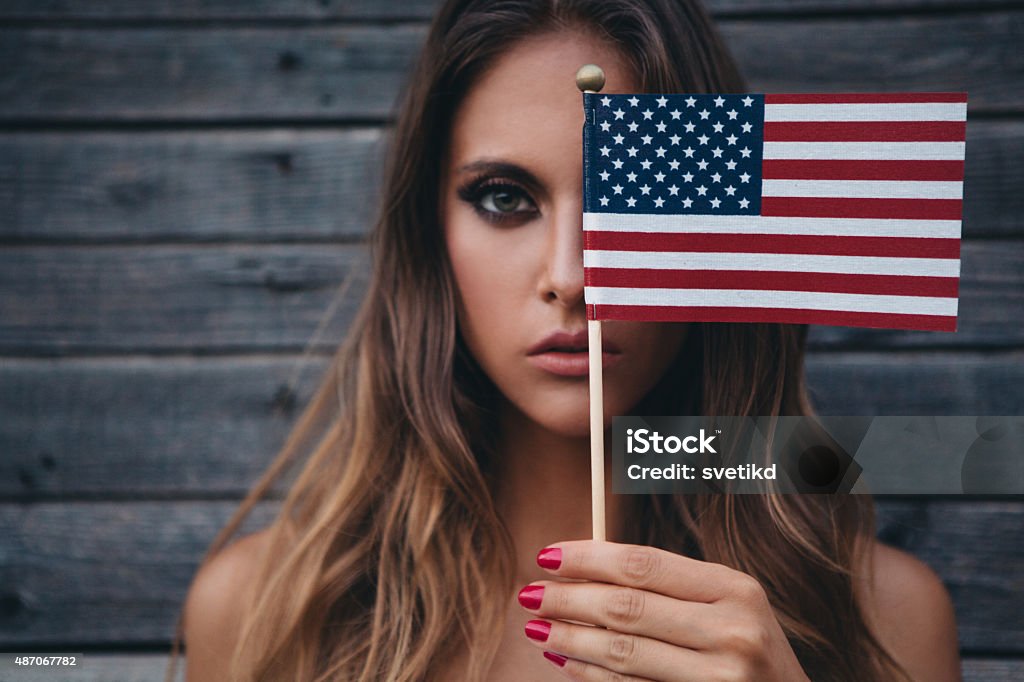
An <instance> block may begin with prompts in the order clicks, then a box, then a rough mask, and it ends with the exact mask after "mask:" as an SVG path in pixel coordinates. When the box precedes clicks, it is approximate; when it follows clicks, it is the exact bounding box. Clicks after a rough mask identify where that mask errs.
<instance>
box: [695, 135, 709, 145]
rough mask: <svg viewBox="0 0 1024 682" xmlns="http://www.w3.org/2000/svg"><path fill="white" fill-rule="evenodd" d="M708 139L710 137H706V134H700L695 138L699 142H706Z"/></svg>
mask: <svg viewBox="0 0 1024 682" xmlns="http://www.w3.org/2000/svg"><path fill="white" fill-rule="evenodd" d="M710 139H711V138H709V137H708V136H707V135H701V136H700V137H698V138H697V140H698V141H699V142H700V143H701V144H707V143H708V140H710Z"/></svg>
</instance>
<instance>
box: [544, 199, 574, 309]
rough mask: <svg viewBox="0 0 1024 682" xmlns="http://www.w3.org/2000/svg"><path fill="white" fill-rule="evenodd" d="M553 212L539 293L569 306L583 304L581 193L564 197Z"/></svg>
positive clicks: (566, 306)
mask: <svg viewBox="0 0 1024 682" xmlns="http://www.w3.org/2000/svg"><path fill="white" fill-rule="evenodd" d="M550 215H551V223H550V225H549V229H548V232H547V239H546V241H545V246H544V248H545V254H544V266H545V267H544V274H543V277H542V278H541V281H540V294H541V296H542V297H543V298H544V300H545V301H546V302H548V303H555V304H558V305H561V306H563V307H565V308H567V309H572V308H574V307H577V306H579V307H580V308H582V306H583V206H582V202H581V200H580V197H574V198H573V199H571V200H566V201H562V202H560V203H559V205H558V207H557V208H556V209H555V210H554V212H553V213H551V214H550Z"/></svg>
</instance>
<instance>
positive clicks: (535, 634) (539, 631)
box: [526, 620, 551, 642]
mask: <svg viewBox="0 0 1024 682" xmlns="http://www.w3.org/2000/svg"><path fill="white" fill-rule="evenodd" d="M549 634H551V623H549V622H547V621H546V620H531V621H528V622H527V623H526V636H527V637H529V638H530V639H533V640H536V641H538V642H546V641H548V635H549Z"/></svg>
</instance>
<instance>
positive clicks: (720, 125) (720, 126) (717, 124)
mask: <svg viewBox="0 0 1024 682" xmlns="http://www.w3.org/2000/svg"><path fill="white" fill-rule="evenodd" d="M711 127H712V128H714V129H715V132H716V133H720V132H722V128H723V127H725V126H724V124H722V123H716V124H715V125H713V126H711Z"/></svg>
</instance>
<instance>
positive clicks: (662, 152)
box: [654, 147, 665, 158]
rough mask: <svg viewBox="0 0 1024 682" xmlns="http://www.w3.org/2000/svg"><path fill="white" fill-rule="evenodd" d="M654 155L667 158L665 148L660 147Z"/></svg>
mask: <svg viewBox="0 0 1024 682" xmlns="http://www.w3.org/2000/svg"><path fill="white" fill-rule="evenodd" d="M654 153H655V154H657V155H658V157H659V158H665V148H664V147H658V148H657V149H655V150H654Z"/></svg>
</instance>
